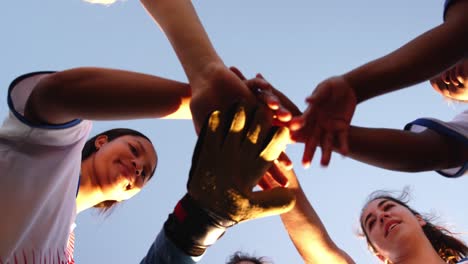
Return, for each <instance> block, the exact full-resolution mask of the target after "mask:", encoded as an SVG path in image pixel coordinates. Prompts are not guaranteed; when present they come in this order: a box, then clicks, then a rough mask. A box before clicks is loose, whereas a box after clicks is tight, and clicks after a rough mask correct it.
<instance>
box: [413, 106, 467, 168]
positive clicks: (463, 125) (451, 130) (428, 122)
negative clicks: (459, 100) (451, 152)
mask: <svg viewBox="0 0 468 264" xmlns="http://www.w3.org/2000/svg"><path fill="white" fill-rule="evenodd" d="M426 129H430V130H432V131H434V132H436V133H438V134H440V135H443V136H446V137H450V138H452V139H454V140H457V141H458V142H460V144H461V145H462V146H465V147H467V148H468V110H465V111H464V112H462V113H460V114H458V115H457V116H455V118H454V119H453V120H452V121H449V122H443V121H440V120H438V119H435V118H419V119H416V120H415V121H413V122H411V123H409V124H407V125H406V126H405V130H410V131H413V132H421V131H424V130H426ZM467 170H468V161H467V162H465V163H464V164H463V165H462V166H459V167H456V168H450V169H445V170H440V171H437V172H438V173H439V174H441V175H443V176H446V177H460V176H462V175H464V174H465V173H466V172H467Z"/></svg>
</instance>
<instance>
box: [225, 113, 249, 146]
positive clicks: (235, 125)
mask: <svg viewBox="0 0 468 264" xmlns="http://www.w3.org/2000/svg"><path fill="white" fill-rule="evenodd" d="M224 118H225V119H226V120H225V122H226V123H227V124H226V125H227V126H229V129H228V131H227V135H226V139H225V140H224V142H223V147H224V149H225V151H226V152H227V153H233V152H235V151H238V149H239V146H240V145H241V141H242V136H243V130H244V127H245V125H246V119H247V114H246V108H245V106H244V105H243V104H239V105H237V106H236V107H235V108H234V109H233V110H232V114H226V115H225V116H224Z"/></svg>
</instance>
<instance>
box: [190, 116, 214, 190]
mask: <svg viewBox="0 0 468 264" xmlns="http://www.w3.org/2000/svg"><path fill="white" fill-rule="evenodd" d="M220 116H221V112H220V111H218V110H216V111H213V112H212V113H211V114H210V116H209V117H208V118H207V119H206V121H205V123H204V125H203V127H202V128H201V131H200V135H199V136H198V140H197V143H196V145H195V149H194V152H193V155H192V166H191V167H190V172H189V180H188V182H187V189H190V185H191V183H192V181H198V180H199V179H194V175H197V176H200V175H199V173H197V171H198V170H199V166H202V164H203V162H201V160H200V159H202V158H203V157H211V156H212V153H217V151H216V150H217V149H219V147H220V145H221V143H220V142H221V141H222V137H221V136H220V133H217V132H218V131H219V130H220V127H219V124H220Z"/></svg>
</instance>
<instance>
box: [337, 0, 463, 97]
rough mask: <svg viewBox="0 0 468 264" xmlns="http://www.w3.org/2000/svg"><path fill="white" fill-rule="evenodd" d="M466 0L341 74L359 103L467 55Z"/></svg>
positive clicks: (425, 77) (425, 76)
mask: <svg viewBox="0 0 468 264" xmlns="http://www.w3.org/2000/svg"><path fill="white" fill-rule="evenodd" d="M467 10H468V1H467V0H458V1H454V4H452V5H451V6H450V7H449V9H448V10H447V12H446V15H445V22H444V23H442V24H441V25H439V26H437V27H435V28H433V29H431V30H429V31H427V32H426V33H424V34H422V35H420V36H418V37H416V38H415V39H413V40H412V41H410V42H408V43H407V44H405V45H404V46H402V47H401V48H399V49H397V50H395V51H394V52H392V53H390V54H388V55H386V56H384V57H381V58H379V59H376V60H374V61H371V62H369V63H367V64H364V65H363V66H361V67H359V68H357V69H354V70H352V71H350V72H349V73H346V74H345V75H344V77H345V79H347V80H348V81H349V83H350V85H351V86H352V87H353V88H354V90H355V92H356V97H357V100H358V103H359V102H362V101H365V100H367V99H369V98H372V97H375V96H378V95H381V94H384V93H388V92H391V91H395V90H398V89H401V88H404V87H408V86H410V85H413V84H416V83H419V82H422V81H425V80H428V79H430V78H432V77H434V76H435V75H437V74H439V73H441V72H442V71H444V70H446V69H447V68H449V67H450V66H452V65H454V64H456V63H457V62H458V61H460V60H462V59H464V58H465V57H466V56H467V55H468V16H467V15H466V11H467Z"/></svg>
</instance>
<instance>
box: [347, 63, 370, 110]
mask: <svg viewBox="0 0 468 264" xmlns="http://www.w3.org/2000/svg"><path fill="white" fill-rule="evenodd" d="M357 75H359V73H357V72H356V71H355V70H353V71H350V72H348V73H345V74H343V75H342V77H343V80H344V81H345V82H346V84H347V85H349V87H351V90H352V91H353V93H354V96H355V98H356V104H359V103H361V102H363V101H365V100H366V99H368V98H366V96H365V89H366V88H365V87H364V86H363V85H362V84H361V83H359V78H358V77H357Z"/></svg>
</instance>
